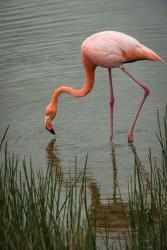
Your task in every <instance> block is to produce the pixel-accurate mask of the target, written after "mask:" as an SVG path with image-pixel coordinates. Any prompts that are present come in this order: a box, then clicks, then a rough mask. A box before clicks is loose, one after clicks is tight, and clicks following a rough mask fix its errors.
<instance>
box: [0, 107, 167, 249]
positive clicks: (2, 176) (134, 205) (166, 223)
mask: <svg viewBox="0 0 167 250" xmlns="http://www.w3.org/2000/svg"><path fill="white" fill-rule="evenodd" d="M157 117H158V127H159V130H158V135H157V138H158V141H159V144H160V147H161V152H162V157H161V158H162V159H161V162H160V161H157V159H156V158H154V157H153V156H152V153H151V150H150V151H149V170H150V171H149V175H148V176H147V177H146V176H145V175H144V174H143V171H142V169H143V166H142V163H141V161H140V159H139V158H138V156H137V153H136V151H135V148H134V147H133V145H132V151H133V153H134V156H135V161H134V175H133V176H132V179H131V183H130V185H129V200H128V203H126V209H125V207H124V205H123V200H121V191H119V192H120V203H119V207H120V206H121V202H122V211H123V213H124V218H125V223H126V225H127V234H125V235H124V239H123V238H120V239H118V240H117V243H118V244H113V240H111V238H110V237H111V234H110V228H109V225H110V224H112V211H110V214H111V216H110V220H111V221H109V222H108V221H106V224H105V225H106V226H105V227H104V234H103V235H101V239H102V241H103V244H101V243H100V244H99V234H97V233H96V232H97V228H96V218H97V217H98V208H99V206H97V209H94V214H93V216H92V213H90V209H89V206H88V199H87V192H86V190H87V180H86V174H85V171H86V166H87V158H88V157H86V160H85V165H84V168H83V171H82V172H81V173H80V174H78V175H77V174H76V175H75V178H72V177H70V174H69V182H68V185H67V186H66V187H65V186H64V184H63V180H62V176H61V174H59V175H55V174H53V172H52V166H51V165H49V166H48V168H47V171H46V173H45V174H43V173H42V172H41V171H37V172H35V171H34V170H33V167H32V162H31V160H30V162H29V163H28V164H27V162H26V161H25V160H23V161H22V160H21V159H20V158H19V156H17V155H15V154H13V155H11V154H9V152H8V146H7V143H6V142H5V136H6V134H7V131H8V128H7V129H6V131H5V133H4V136H3V138H2V140H1V143H0V153H1V158H2V161H1V167H0V249H4V250H8V249H14V250H15V249H17V250H19V249H20V250H22V249H25V250H29V249H35V250H38V249H43V250H44V249H51V250H52V249H53V250H54V249H56V250H57V249H58V250H61V249H65V250H66V249H67V250H68V249H69V250H73V249H76V250H77V249H79V250H80V249H81V250H82V249H84V250H87V249H114V250H116V249H127V250H130V249H131V250H132V249H133V250H135V249H136V250H138V249H139V250H145V249H156V250H160V249H161V250H162V249H167V108H166V113H165V116H164V120H163V127H162V126H161V125H160V124H161V123H160V118H159V113H157ZM75 168H76V169H77V161H76V160H75ZM76 173H77V171H76ZM78 184H79V185H78ZM64 189H65V191H64ZM109 205H111V204H109ZM114 241H116V240H114Z"/></svg>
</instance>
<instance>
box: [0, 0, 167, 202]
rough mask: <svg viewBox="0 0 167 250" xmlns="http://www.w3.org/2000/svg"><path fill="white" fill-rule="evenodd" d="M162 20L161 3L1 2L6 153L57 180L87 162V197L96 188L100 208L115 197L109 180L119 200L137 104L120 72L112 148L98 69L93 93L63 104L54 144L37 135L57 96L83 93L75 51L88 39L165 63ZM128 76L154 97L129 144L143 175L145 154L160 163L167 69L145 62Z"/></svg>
mask: <svg viewBox="0 0 167 250" xmlns="http://www.w3.org/2000/svg"><path fill="white" fill-rule="evenodd" d="M166 16H167V2H166V0H159V1H156V0H140V1H138V0H119V1H114V0H112V1H111V0H105V1H100V0H93V1H81V0H80V1H77V0H71V1H69V2H65V1H58V0H55V1H53V0H50V1H47V2H46V1H44V0H33V1H25V0H23V1H21V2H20V1H18V0H14V1H0V114H1V123H0V130H1V131H4V130H5V128H6V126H7V125H10V129H9V132H8V135H7V140H8V144H9V148H10V151H11V152H16V153H18V154H21V155H22V156H25V157H26V158H27V159H28V158H29V156H30V155H31V157H32V161H33V166H34V168H36V169H41V170H46V166H47V164H48V162H50V161H52V162H53V164H54V166H55V172H59V171H62V172H63V174H64V175H66V173H68V172H69V169H70V170H71V172H73V171H74V169H75V155H76V156H77V165H78V168H79V170H81V169H82V168H83V167H84V163H85V158H86V155H87V153H88V164H87V178H88V180H89V183H90V186H91V187H94V190H96V189H97V188H98V187H99V186H100V199H101V201H102V202H104V203H105V198H107V197H108V196H110V198H111V197H115V196H116V188H115V183H116V179H117V180H118V182H119V185H120V189H121V191H122V193H123V197H124V198H125V199H126V197H127V193H128V189H127V186H128V181H129V179H130V176H131V175H132V174H133V162H134V150H132V148H131V147H130V146H129V145H128V143H127V130H128V128H129V127H130V124H131V122H132V119H133V117H134V114H135V111H136V108H137V105H138V103H139V102H140V99H141V97H142V94H143V93H142V91H141V90H140V88H138V86H136V85H135V84H134V83H133V82H132V80H131V79H129V78H128V77H127V76H126V75H125V74H124V73H123V72H121V71H120V70H118V69H115V70H113V82H114V92H115V100H116V102H115V112H114V139H113V144H111V143H110V140H109V105H108V103H109V86H108V75H107V71H106V70H105V69H101V68H98V69H97V71H96V82H95V86H94V89H93V91H92V92H91V93H90V94H89V95H88V96H86V97H84V98H74V97H71V96H69V95H63V96H62V97H61V98H60V101H59V110H58V115H57V118H56V120H55V122H54V127H55V131H56V140H54V137H53V135H50V134H49V133H47V131H46V130H45V129H44V128H43V123H44V114H43V111H44V108H45V106H46V105H47V104H48V101H49V99H50V96H51V93H52V91H53V90H54V89H55V88H56V87H57V86H60V85H67V86H73V87H74V88H79V87H81V86H82V84H83V81H84V72H83V68H82V64H81V60H80V45H81V43H82V41H83V40H84V39H85V38H86V37H87V36H89V35H90V34H92V33H96V32H98V31H102V30H117V31H122V32H124V33H127V34H129V35H132V36H134V37H136V38H137V39H138V40H140V41H141V42H142V43H144V44H145V45H147V46H148V47H151V48H152V49H153V50H154V51H156V52H157V53H158V54H159V55H160V56H161V57H162V58H163V59H164V60H165V61H167V53H166V52H167V49H166V41H167V32H166V25H167V19H166ZM127 66H128V68H129V69H130V70H131V71H132V72H133V73H134V75H136V76H137V77H138V78H139V79H140V80H142V81H143V82H144V83H145V84H146V85H147V86H148V87H149V88H150V89H151V95H150V96H149V97H148V99H147V101H146V103H145V105H144V108H143V110H142V114H141V116H140V118H139V121H138V124H137V127H136V130H135V142H134V146H135V148H136V150H137V152H138V155H139V157H140V159H141V161H142V162H143V163H145V165H146V168H147V165H148V157H147V156H148V149H149V147H151V148H152V150H153V153H155V154H156V155H157V156H159V155H160V154H159V153H160V149H159V146H158V142H157V139H156V132H157V119H156V110H157V108H158V109H159V111H160V112H162V113H163V110H164V108H165V105H166V101H167V98H166V96H167V84H166V72H167V71H166V70H167V66H166V64H161V63H159V62H155V63H153V62H148V61H143V62H137V63H133V64H128V65H127ZM1 133H2V132H1ZM113 162H115V163H116V164H113ZM146 170H147V169H146ZM91 192H92V191H91V189H90V193H91ZM92 193H93V192H92Z"/></svg>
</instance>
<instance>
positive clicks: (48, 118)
mask: <svg viewBox="0 0 167 250" xmlns="http://www.w3.org/2000/svg"><path fill="white" fill-rule="evenodd" d="M55 116H56V108H55V107H54V106H53V105H52V104H49V105H48V106H47V107H46V109H45V128H46V129H47V130H48V131H49V132H50V133H52V134H53V135H55V131H54V129H53V126H52V120H53V119H54V118H55Z"/></svg>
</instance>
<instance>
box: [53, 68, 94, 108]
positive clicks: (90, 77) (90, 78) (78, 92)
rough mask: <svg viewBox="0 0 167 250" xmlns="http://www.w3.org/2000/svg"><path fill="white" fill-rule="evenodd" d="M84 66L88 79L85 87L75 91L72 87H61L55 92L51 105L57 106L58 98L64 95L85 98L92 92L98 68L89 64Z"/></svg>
mask: <svg viewBox="0 0 167 250" xmlns="http://www.w3.org/2000/svg"><path fill="white" fill-rule="evenodd" d="M84 66H85V75H86V79H85V83H84V85H83V87H82V88H81V89H73V88H71V87H66V86H60V87H58V88H56V89H55V91H54V92H53V94H52V97H51V101H50V103H52V104H54V105H56V106H57V103H58V98H59V96H60V95H61V94H62V93H68V94H70V95H72V96H85V95H87V94H88V93H89V92H90V91H91V90H92V88H93V84H94V76H95V68H96V67H95V66H93V65H91V64H88V63H86V64H85V63H84Z"/></svg>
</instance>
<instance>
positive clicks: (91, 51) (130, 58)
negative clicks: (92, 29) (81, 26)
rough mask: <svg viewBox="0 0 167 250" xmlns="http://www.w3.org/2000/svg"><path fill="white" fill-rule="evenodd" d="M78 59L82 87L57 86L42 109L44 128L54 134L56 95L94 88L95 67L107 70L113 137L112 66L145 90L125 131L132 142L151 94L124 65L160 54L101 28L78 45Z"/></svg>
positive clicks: (80, 95)
mask: <svg viewBox="0 0 167 250" xmlns="http://www.w3.org/2000/svg"><path fill="white" fill-rule="evenodd" d="M81 58H82V62H83V66H84V70H85V82H84V85H83V87H82V88H81V89H74V88H71V87H67V86H60V87H58V88H56V89H55V91H54V92H53V94H52V97H51V100H50V102H49V104H48V105H47V107H46V109H45V128H46V129H47V130H48V131H49V132H51V133H52V134H55V131H54V129H53V126H52V120H53V119H54V118H55V116H56V114H57V104H58V99H59V96H60V95H61V94H62V93H68V94H70V95H72V96H79V97H82V96H86V95H87V94H88V93H89V92H90V91H91V90H92V88H93V85H94V80H95V70H96V67H97V66H100V67H102V68H107V69H108V76H109V86H110V101H109V105H110V139H111V140H112V138H113V108H114V92H113V84H112V72H111V69H112V68H119V69H120V70H122V71H123V72H124V73H126V74H127V75H128V76H129V77H130V78H131V79H132V80H133V81H134V82H135V83H136V84H138V85H139V87H141V88H142V89H143V91H144V95H143V98H142V100H141V102H140V104H139V107H138V110H137V113H136V115H135V118H134V120H133V122H132V125H131V127H130V129H129V130H128V142H133V131H134V128H135V125H136V122H137V119H138V116H139V113H140V111H141V109H142V106H143V104H144V102H145V100H146V98H147V96H148V95H149V93H150V90H149V89H148V88H147V87H146V86H145V85H144V84H143V83H142V82H140V81H139V80H138V79H136V77H134V76H133V75H132V74H131V73H130V72H129V70H127V69H126V68H125V66H124V64H125V63H131V62H135V61H138V60H149V61H161V62H163V60H162V59H161V57H160V56H159V55H157V54H156V53H155V52H154V51H153V50H151V49H149V48H148V47H146V46H144V45H143V44H141V43H140V42H139V41H137V40H136V39H135V38H133V37H131V36H129V35H127V34H124V33H122V32H117V31H103V32H98V33H96V34H93V35H91V36H89V37H88V38H86V39H85V40H84V41H83V43H82V45H81Z"/></svg>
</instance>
